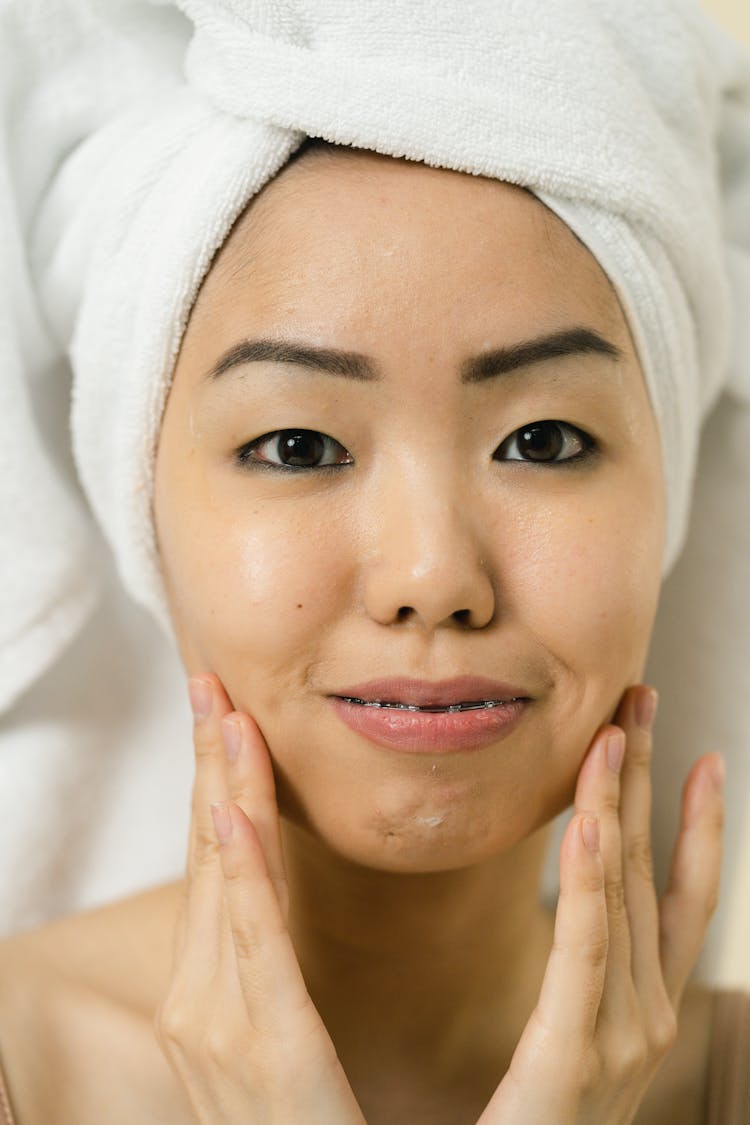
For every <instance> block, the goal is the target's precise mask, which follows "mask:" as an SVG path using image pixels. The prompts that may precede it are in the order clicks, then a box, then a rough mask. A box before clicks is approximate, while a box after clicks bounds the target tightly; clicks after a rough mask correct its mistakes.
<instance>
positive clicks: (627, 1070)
mask: <svg viewBox="0 0 750 1125" xmlns="http://www.w3.org/2000/svg"><path fill="white" fill-rule="evenodd" d="M649 1056H650V1051H649V1046H648V1043H647V1042H646V1037H645V1035H644V1034H642V1033H641V1034H633V1035H631V1036H628V1037H627V1038H626V1039H625V1040H624V1041H622V1042H621V1043H620V1044H619V1045H618V1048H617V1056H616V1060H615V1062H614V1066H613V1069H614V1070H615V1071H616V1073H617V1074H618V1075H619V1076H620V1077H621V1078H626V1079H627V1078H632V1077H633V1075H635V1074H638V1073H639V1072H640V1071H642V1070H643V1068H644V1066H645V1065H646V1063H647V1061H648V1059H649Z"/></svg>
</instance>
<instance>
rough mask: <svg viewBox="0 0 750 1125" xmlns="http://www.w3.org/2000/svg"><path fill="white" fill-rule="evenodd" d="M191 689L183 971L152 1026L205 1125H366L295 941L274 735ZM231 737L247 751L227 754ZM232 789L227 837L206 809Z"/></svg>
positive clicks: (214, 683) (209, 686) (208, 690)
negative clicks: (191, 782)
mask: <svg viewBox="0 0 750 1125" xmlns="http://www.w3.org/2000/svg"><path fill="white" fill-rule="evenodd" d="M190 687H191V699H192V700H193V707H194V710H195V711H196V719H195V731H194V738H195V752H196V774H195V786H194V789H193V804H192V821H191V827H190V845H189V857H188V865H187V873H186V882H185V898H184V902H183V907H182V911H181V914H180V918H179V921H178V925H177V932H176V940H175V953H174V961H173V967H172V977H171V980H170V982H169V987H168V991H167V994H166V996H165V997H164V999H163V1000H162V1003H161V1005H160V1007H159V1009H158V1011H157V1013H156V1017H155V1021H154V1026H155V1030H156V1035H157V1038H158V1040H159V1044H160V1046H161V1048H162V1050H163V1051H164V1053H165V1055H166V1056H167V1059H168V1060H169V1063H170V1065H171V1066H172V1068H173V1069H174V1071H175V1072H176V1074H177V1075H178V1077H179V1078H180V1080H181V1082H182V1083H183V1085H184V1087H185V1089H186V1091H187V1094H188V1097H189V1099H190V1102H191V1104H192V1106H193V1109H194V1110H195V1113H196V1116H197V1120H198V1121H200V1122H201V1123H202V1125H251V1123H252V1125H256V1123H258V1125H260V1123H263V1125H291V1123H292V1122H295V1123H296V1122H305V1125H355V1123H356V1125H362V1123H363V1122H364V1117H363V1116H362V1113H361V1111H360V1109H359V1106H358V1105H357V1102H356V1099H355V1097H354V1094H353V1093H352V1090H351V1087H350V1086H349V1083H348V1081H347V1079H346V1076H345V1074H344V1072H343V1070H342V1067H341V1064H340V1063H339V1060H338V1058H337V1055H336V1051H335V1049H334V1046H333V1043H332V1042H331V1039H330V1037H329V1035H328V1033H327V1031H326V1029H325V1027H324V1026H323V1023H322V1021H321V1019H320V1016H319V1015H318V1012H317V1011H316V1009H315V1007H314V1005H313V1003H312V1000H311V999H310V996H309V995H308V992H307V989H306V987H305V982H304V980H303V977H302V973H301V971H300V967H299V964H298V962H297V958H296V956H295V952H294V948H293V946H292V942H291V939H290V937H289V931H288V929H287V918H288V894H287V887H286V879H285V875H284V868H283V862H282V852H281V837H280V832H279V816H278V811H277V806H276V798H275V792H274V780H273V772H272V769H271V761H270V757H269V755H268V751H267V749H266V745H265V742H264V741H263V737H262V735H261V733H260V731H259V730H258V728H257V726H256V725H255V724H254V723H253V721H252V720H251V719H250V717H249V716H248V715H245V714H241V713H238V712H236V713H233V712H232V708H231V704H230V702H229V700H228V698H227V696H226V693H225V692H224V689H223V687H222V686H221V684H220V683H219V681H218V679H217V678H216V677H215V676H213V675H206V676H201V677H199V678H197V679H194V680H192V681H191V685H190ZM233 736H236V742H235V745H238V746H239V754H238V755H237V757H236V759H235V761H234V762H230V761H229V760H228V758H227V754H225V747H226V751H227V753H229V751H230V750H231V747H232V738H233ZM230 797H231V798H232V800H231V801H229V803H228V804H227V805H226V806H225V813H226V817H227V820H226V824H227V825H231V836H228V835H227V833H226V831H224V830H222V825H221V820H220V819H219V820H217V822H216V824H215V828H216V833H215V831H214V824H212V813H211V811H210V809H209V805H210V804H211V803H212V802H219V803H221V802H227V801H228V798H230ZM219 811H220V810H219ZM217 834H218V835H219V838H220V839H221V838H223V842H222V844H221V846H220V847H219V846H217V842H216V840H217Z"/></svg>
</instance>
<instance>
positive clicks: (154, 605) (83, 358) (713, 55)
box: [0, 0, 750, 749]
mask: <svg viewBox="0 0 750 1125" xmlns="http://www.w3.org/2000/svg"><path fill="white" fill-rule="evenodd" d="M0 29H1V30H2V37H0V52H1V54H0V81H1V82H2V87H1V88H0V89H1V90H2V93H1V95H0V96H1V97H2V105H1V106H0V109H1V110H2V115H3V121H4V122H5V126H4V127H5V130H6V132H5V134H4V146H5V150H4V153H3V154H2V155H0V160H2V161H3V162H4V163H3V167H4V171H3V176H2V179H0V208H1V210H0V222H2V224H3V226H2V233H1V234H0V237H1V238H2V245H3V246H5V245H6V243H7V244H8V245H10V246H11V247H13V248H14V254H15V258H12V257H6V255H5V254H3V260H2V269H3V284H4V286H5V290H4V293H3V300H4V302H5V300H6V294H7V301H8V307H10V308H11V309H12V310H13V311H12V312H11V314H10V319H9V325H8V331H7V333H5V326H2V331H3V333H4V339H3V347H5V348H7V350H8V355H7V358H6V357H5V356H3V363H4V367H5V366H6V365H7V369H8V371H9V372H11V378H10V379H9V380H8V381H7V387H4V389H3V394H4V395H5V391H6V389H7V391H8V402H7V403H5V402H4V403H3V405H4V407H5V409H4V411H3V416H2V418H1V419H0V426H3V431H2V440H3V456H4V457H5V458H7V459H8V461H9V463H11V464H12V466H13V468H12V469H11V471H10V472H9V475H8V482H9V483H10V482H13V481H14V482H15V483H14V484H13V485H12V493H11V495H10V496H9V498H8V501H7V504H6V503H5V502H4V507H3V521H4V535H3V562H2V566H3V575H5V573H6V571H7V573H8V575H9V578H8V580H7V581H5V582H4V583H3V584H2V589H0V599H2V601H1V602H0V606H1V612H0V671H2V670H4V669H8V670H9V671H8V672H7V673H5V672H3V674H2V675H0V710H2V708H3V706H6V707H7V706H8V705H9V704H10V703H11V702H12V700H13V699H14V698H15V697H16V696H17V695H18V694H19V692H21V691H22V690H23V689H24V688H28V687H29V686H30V685H31V684H33V682H34V679H35V678H36V677H37V676H38V675H39V674H40V672H41V671H42V669H43V668H44V667H45V666H47V665H49V664H50V663H51V662H52V661H53V660H54V659H55V657H56V656H57V655H58V653H59V651H60V650H61V648H62V647H63V645H64V644H65V643H67V642H69V641H70V639H71V638H72V636H73V635H74V633H75V631H76V629H77V628H78V627H79V626H80V623H81V622H82V621H83V619H84V618H85V616H86V614H87V613H89V612H90V610H91V606H92V604H93V602H94V599H95V597H96V579H95V576H93V575H89V574H88V573H85V572H84V570H83V567H82V562H81V560H82V558H84V557H86V556H85V552H86V550H87V546H86V543H87V536H88V535H90V534H92V533H94V532H92V531H91V530H90V529H91V528H93V526H94V524H96V525H97V526H98V527H99V528H101V530H102V532H103V534H104V535H105V537H106V539H107V542H108V543H109V545H110V547H111V549H112V551H113V554H114V557H115V559H116V562H117V565H118V567H119V570H120V573H121V576H122V579H123V581H124V583H125V586H126V588H127V589H128V590H129V592H130V593H131V595H132V596H133V598H134V599H135V600H136V601H138V602H140V603H141V604H142V605H144V606H145V607H147V608H148V609H149V610H150V611H151V612H152V613H153V614H154V616H155V617H156V618H157V619H158V620H159V621H160V622H161V623H162V625H164V626H165V628H166V629H167V630H168V629H169V626H168V621H167V617H166V608H165V599H164V591H163V585H162V578H161V573H160V569H159V561H158V557H157V555H156V551H155V544H154V534H153V527H152V521H151V492H152V484H153V463H154V452H155V445H156V440H157V436H158V428H159V422H160V417H161V411H162V408H163V404H164V401H165V398H166V394H167V392H168V387H169V378H170V373H171V367H172V364H173V361H174V357H175V355H176V352H177V348H178V346H179V341H180V336H181V332H182V329H183V327H184V324H185V321H186V318H187V315H188V313H189V310H190V307H191V303H192V301H193V299H194V297H195V294H196V292H197V289H198V287H199V285H200V282H201V280H202V277H203V276H204V274H205V271H206V269H207V268H208V265H209V264H210V261H211V258H212V255H213V253H214V251H215V250H216V248H217V247H218V246H219V245H220V244H221V242H222V240H223V239H224V237H225V235H226V233H227V232H228V230H229V228H230V227H231V224H232V222H233V221H234V219H235V218H236V216H237V215H238V214H239V213H240V211H241V210H242V209H243V207H244V206H245V205H246V203H247V201H248V200H249V199H250V198H251V197H252V195H253V194H254V193H255V192H257V191H258V190H259V188H260V187H261V186H262V185H263V184H264V183H265V182H266V181H267V180H268V179H269V178H270V177H272V176H273V175H274V174H275V172H276V171H277V170H278V169H279V168H280V167H281V166H282V165H283V164H284V162H285V161H286V160H287V159H288V157H289V155H290V154H291V153H292V152H293V151H294V149H295V148H296V147H297V146H298V144H299V143H300V142H301V140H302V139H303V137H304V136H305V135H306V134H311V135H320V136H323V137H325V138H327V139H328V140H331V141H335V142H338V143H342V144H353V145H357V146H360V147H363V148H371V149H376V150H377V151H380V152H383V153H386V154H391V155H394V156H408V157H410V158H412V159H415V160H422V161H425V162H427V163H429V164H434V165H437V166H442V167H447V168H455V169H457V170H461V171H466V172H473V173H480V174H484V175H488V176H493V177H496V178H500V179H505V180H509V181H512V182H514V183H520V184H523V185H525V186H527V187H529V188H530V189H531V190H533V191H534V192H536V193H537V194H538V195H539V196H540V197H541V198H542V199H543V200H544V201H545V202H546V203H547V205H548V206H550V207H551V208H552V209H553V210H555V211H556V212H557V213H558V214H559V215H560V216H561V217H562V218H563V219H564V220H565V221H566V222H568V223H569V225H570V226H571V227H572V228H573V229H574V230H575V231H576V233H577V234H578V235H579V237H580V238H581V239H582V240H583V241H584V242H585V243H586V244H587V245H588V246H589V247H590V248H591V249H592V251H593V252H594V254H595V255H596V256H597V257H598V258H599V260H600V262H601V264H602V265H603V266H604V268H605V270H606V271H607V272H608V274H609V276H610V277H611V279H612V280H613V282H614V284H615V285H616V287H617V289H618V293H619V296H620V299H621V301H622V304H623V307H624V308H625V310H626V313H627V314H628V317H629V320H630V323H631V327H632V329H633V332H634V336H635V339H636V341H637V344H638V347H639V352H640V356H641V360H642V363H643V367H644V371H645V374H646V378H647V382H648V386H649V390H650V394H651V397H652V401H653V404H654V409H655V412H656V415H657V418H658V421H659V425H660V431H661V435H662V442H663V449H664V454H665V465H666V470H667V500H668V541H667V551H666V555H665V560H664V569H665V573H666V572H668V571H669V570H670V569H671V567H672V566H673V564H674V562H675V560H676V559H677V557H678V555H679V551H680V548H681V546H682V544H683V542H684V540H685V536H686V534H687V530H688V513H689V502H690V495H691V490H692V484H693V477H694V473H695V467H696V456H697V451H698V442H699V436H700V426H701V422H702V420H703V419H704V418H705V417H706V415H707V414H708V412H709V411H710V410H711V409H712V408H713V407H714V406H715V404H716V403H717V401H718V399H719V396H720V395H721V394H722V392H723V393H724V394H725V395H729V396H732V397H731V401H732V402H733V403H734V404H735V409H740V410H747V409H748V407H749V406H750V374H749V370H750V360H749V358H748V357H750V340H749V339H748V331H749V330H748V325H747V321H748V317H747V312H748V310H749V309H750V108H749V104H748V103H749V99H750V66H749V64H748V58H747V56H746V54H745V53H744V52H743V51H741V50H740V48H739V47H738V45H737V44H735V43H734V41H733V40H731V39H730V38H729V37H728V36H726V35H725V34H724V33H723V32H722V31H721V30H720V29H719V28H718V27H717V26H716V25H715V24H714V23H713V22H712V21H711V20H710V19H708V18H707V17H706V16H705V15H704V14H703V12H702V11H701V9H700V8H699V7H698V5H697V4H696V3H694V2H692V0H682V2H680V0H662V3H660V4H659V5H654V4H653V3H652V2H651V0H628V2H627V3H623V2H622V0H554V2H552V0H546V2H545V0H525V2H524V3H519V2H518V0H505V2H503V0H462V2H461V3H458V2H457V0H451V2H449V0H445V2H441V3H439V4H435V3H434V0H401V2H399V0H388V2H386V0H380V2H377V0H372V2H368V3H366V4H365V3H353V2H352V0H284V2H281V0H278V2H276V3H274V2H272V0H265V2H264V0H178V3H177V4H171V3H169V2H168V0H166V2H162V3H158V2H157V0H153V2H148V0H140V2H129V3H126V2H125V0H40V2H38V3H36V4H34V5H29V4H25V3H24V2H23V0H5V2H4V4H2V5H0ZM19 310H20V311H19ZM66 359H69V361H70V365H71V367H72V371H73V376H74V388H73V396H72V436H73V454H74V461H75V469H76V472H77V474H78V477H79V478H80V486H81V487H80V488H79V486H78V485H77V483H76V481H75V479H74V477H73V474H72V473H69V474H68V476H65V465H66V462H65V460H64V452H65V446H66V437H65V431H66V426H67V420H66V419H65V411H64V410H62V409H60V410H59V411H58V413H57V414H55V413H54V412H52V417H51V418H50V419H48V420H47V422H46V424H43V422H42V420H40V418H39V416H38V414H39V411H38V405H39V403H44V402H46V401H47V400H48V399H49V398H50V395H51V397H52V399H53V401H56V402H58V403H59V402H60V400H62V401H63V402H64V400H65V393H66V390H67V387H66V368H65V362H66ZM3 377H4V374H3ZM4 382H5V378H4ZM34 403H36V407H35V406H34ZM49 450H52V451H53V454H52V455H49V454H48V451H49ZM58 450H60V451H61V452H60V453H58V452H57V451H58ZM718 455H719V463H720V464H721V450H718ZM48 456H50V461H49V465H48V464H47V460H46V458H47V457H48ZM55 457H56V458H58V460H55V459H54V458H55ZM31 463H33V465H34V469H33V470H32V469H30V468H28V466H29V465H30V464H31ZM60 464H61V465H62V468H59V465H60ZM743 464H744V462H743ZM43 465H44V466H45V468H44V469H42V468H41V466H43ZM25 466H26V467H25ZM727 467H728V466H727ZM14 474H15V475H14ZM56 474H58V475H57V476H56ZM712 479H713V482H714V484H716V483H717V481H718V482H719V483H720V486H721V498H720V505H721V510H722V512H728V513H731V512H732V511H734V512H737V513H738V518H741V514H740V513H744V512H745V511H746V509H747V495H746V493H744V492H743V493H740V494H737V495H733V492H732V489H733V487H734V486H735V485H737V484H738V482H740V481H741V480H742V479H743V478H742V477H741V474H735V477H731V475H730V474H726V475H722V473H721V472H720V471H718V472H717V473H716V474H715V477H714V478H712ZM747 480H748V478H747V476H746V477H745V478H744V482H745V487H746V482H747ZM4 499H5V498H4V497H3V500H4ZM710 507H711V505H710V504H709V508H710ZM29 512H32V513H34V514H35V516H36V523H35V524H34V525H31V527H33V535H34V536H36V538H30V536H31V534H32V531H31V530H30V525H29V524H28V513H29ZM92 517H93V520H92ZM87 523H88V524H89V525H90V526H89V527H87ZM29 544H30V545H31V546H29ZM37 544H43V550H44V556H43V565H37V566H34V565H32V563H33V560H34V557H36V556H38V549H37ZM737 546H738V544H734V547H735V548H736V547H737ZM32 548H34V551H35V552H36V555H34V554H33V552H32ZM24 550H26V551H27V556H24V554H23V551H24ZM30 552H32V553H30ZM735 557H736V556H733V559H734V558H735ZM19 559H20V560H21V563H22V565H21V566H18V565H17V562H18V560H19ZM25 560H26V561H25ZM712 565H714V566H716V565H717V563H716V559H715V558H713V562H712ZM13 583H15V584H13ZM6 600H7V603H8V604H7V607H6ZM55 606H57V612H58V614H59V617H58V621H59V622H60V624H58V625H54V610H55ZM718 648H719V655H720V657H722V658H723V657H726V656H727V655H731V657H732V659H733V660H734V662H735V663H736V662H737V660H738V659H740V660H741V658H742V657H741V652H742V651H743V650H741V648H740V647H739V646H734V647H733V648H732V650H731V653H730V654H728V653H727V651H726V650H723V649H721V647H720V646H718ZM673 655H674V653H673V652H672V650H669V652H668V653H667V655H666V661H667V663H669V660H670V659H671V658H672V656H673ZM655 678H656V677H655ZM657 682H658V678H657ZM737 714H739V708H737ZM743 721H744V722H745V723H746V722H747V720H746V719H744V720H743ZM746 729H747V727H746V726H745V730H746ZM718 745H720V746H721V742H720V741H719V742H718ZM701 749H702V748H701Z"/></svg>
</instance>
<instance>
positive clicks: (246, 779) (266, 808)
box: [222, 711, 289, 919]
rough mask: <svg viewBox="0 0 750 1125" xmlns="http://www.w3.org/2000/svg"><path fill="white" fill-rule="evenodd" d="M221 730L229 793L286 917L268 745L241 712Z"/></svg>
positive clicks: (230, 717) (286, 891) (286, 895)
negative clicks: (258, 849)
mask: <svg viewBox="0 0 750 1125" xmlns="http://www.w3.org/2000/svg"><path fill="white" fill-rule="evenodd" d="M222 733H223V736H224V745H225V747H226V751H227V759H228V766H229V768H228V783H229V794H230V796H231V798H232V800H233V801H235V803H236V804H238V805H239V806H240V808H241V809H242V810H243V812H244V813H245V814H246V816H247V817H248V818H249V820H250V821H251V823H252V825H253V828H254V829H255V831H256V832H257V834H258V837H259V839H260V842H261V846H262V848H263V856H264V858H265V862H266V867H267V868H268V873H269V876H270V878H271V882H272V883H273V885H274V887H275V889H276V894H277V896H278V899H279V903H280V905H281V912H282V915H283V917H284V919H288V917H289V889H288V886H287V880H286V871H285V869H284V858H283V851H282V843H281V823H280V818H279V809H278V805H277V803H276V785H275V782H274V776H273V766H272V764H271V756H270V754H269V751H268V746H267V745H266V741H265V739H264V738H263V735H262V734H261V731H260V728H259V727H258V725H257V723H255V721H254V720H253V719H252V718H251V717H250V716H249V715H247V714H244V713H242V712H240V711H234V712H232V713H231V714H229V715H227V716H225V718H224V719H223V721H222Z"/></svg>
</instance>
